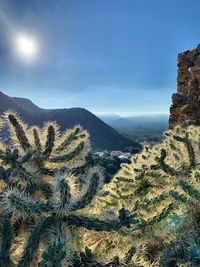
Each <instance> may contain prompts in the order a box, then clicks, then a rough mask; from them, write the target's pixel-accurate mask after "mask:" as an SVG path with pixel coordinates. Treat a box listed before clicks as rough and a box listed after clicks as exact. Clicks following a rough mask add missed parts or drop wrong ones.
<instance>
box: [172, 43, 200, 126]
mask: <svg viewBox="0 0 200 267" xmlns="http://www.w3.org/2000/svg"><path fill="white" fill-rule="evenodd" d="M191 124H192V125H200V44H199V45H198V46H197V47H196V48H195V49H193V50H191V51H190V50H187V51H185V52H183V53H180V54H179V55H178V77H177V93H175V94H173V96H172V105H171V107H170V118H169V128H173V127H174V126H176V125H180V126H183V127H185V126H187V125H191Z"/></svg>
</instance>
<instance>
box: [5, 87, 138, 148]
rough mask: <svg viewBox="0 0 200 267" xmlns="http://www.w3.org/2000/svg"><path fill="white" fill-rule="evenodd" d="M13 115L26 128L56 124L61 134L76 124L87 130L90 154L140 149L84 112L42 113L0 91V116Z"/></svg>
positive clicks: (40, 110)
mask: <svg viewBox="0 0 200 267" xmlns="http://www.w3.org/2000/svg"><path fill="white" fill-rule="evenodd" d="M8 109H9V110H14V111H16V112H17V113H18V114H19V115H20V116H21V117H22V118H23V120H24V121H25V122H27V123H28V124H29V125H34V124H36V125H39V126H42V125H43V123H44V122H45V121H57V123H58V124H59V125H60V129H61V131H64V130H65V129H68V128H72V127H73V126H75V125H77V124H80V125H81V126H82V127H83V128H84V129H86V130H88V132H89V134H90V138H91V144H92V148H93V150H95V151H97V150H122V151H126V150H127V149H128V148H130V147H134V148H135V149H136V150H138V149H141V145H140V144H139V143H137V142H134V141H132V140H129V139H128V138H125V137H123V136H122V135H121V134H119V133H118V132H117V131H116V130H115V129H113V128H112V127H111V126H109V125H108V124H106V123H105V122H103V121H102V120H101V119H99V118H98V117H97V116H95V115H94V114H93V113H91V112H90V111H88V110H87V109H85V108H77V107H75V108H63V109H62V108H61V109H43V108H40V107H38V106H37V105H35V104H34V103H33V102H32V101H31V100H29V99H26V98H20V97H10V96H7V95H5V94H4V93H3V92H1V91H0V114H2V113H3V112H5V111H6V110H8Z"/></svg>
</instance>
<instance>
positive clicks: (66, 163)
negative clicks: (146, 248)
mask: <svg viewBox="0 0 200 267" xmlns="http://www.w3.org/2000/svg"><path fill="white" fill-rule="evenodd" d="M2 122H3V123H2ZM1 125H3V126H5V127H7V128H8V130H9V132H10V145H5V144H3V141H2V142H1V145H0V179H1V181H0V215H1V216H0V235H1V244H0V246H1V250H0V266H4V267H6V266H7V267H8V266H17V267H28V266H42V267H44V266H45V267H54V266H56V267H59V266H63V267H65V266H73V262H75V261H76V260H77V259H76V258H75V257H76V256H77V253H76V251H74V248H73V245H72V244H71V243H73V238H74V235H75V233H76V229H77V228H86V229H88V230H94V231H96V232H101V231H105V232H110V231H117V230H119V229H120V228H122V227H130V225H131V223H135V222H136V220H135V218H134V216H129V215H128V214H127V212H126V210H125V209H121V210H119V214H118V216H117V217H115V218H114V219H112V220H111V219H108V220H106V219H104V218H102V219H101V217H99V216H98V218H97V216H96V217H95V216H89V215H88V213H87V212H84V210H85V208H87V207H88V205H89V204H91V202H92V201H93V199H94V197H95V196H96V195H97V193H98V190H99V188H100V187H101V186H102V180H103V175H102V171H101V169H100V168H98V167H96V166H91V161H88V160H87V159H88V158H89V154H90V146H89V141H88V137H89V136H88V133H87V132H86V131H85V130H83V129H82V128H81V127H80V126H76V127H74V128H73V129H71V130H68V131H66V132H64V133H63V134H61V133H60V132H59V128H58V126H57V124H56V123H55V122H48V123H46V124H45V126H44V127H43V128H38V127H31V128H29V127H28V126H27V125H26V124H25V123H23V122H22V121H21V119H19V117H18V116H17V115H16V114H15V113H12V112H6V113H5V114H4V115H3V117H2V121H1ZM3 126H2V127H3ZM71 241H72V242H71Z"/></svg>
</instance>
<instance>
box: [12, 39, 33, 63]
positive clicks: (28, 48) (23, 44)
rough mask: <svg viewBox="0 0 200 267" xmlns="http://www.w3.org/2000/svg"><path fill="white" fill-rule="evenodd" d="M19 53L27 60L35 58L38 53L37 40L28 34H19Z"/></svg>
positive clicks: (17, 48)
mask: <svg viewBox="0 0 200 267" xmlns="http://www.w3.org/2000/svg"><path fill="white" fill-rule="evenodd" d="M16 50H17V53H18V54H19V55H20V56H22V57H24V58H25V59H26V60H30V59H34V58H35V57H36V56H37V53H38V44H37V41H36V40H35V39H34V38H32V37H30V36H27V35H19V36H17V38H16Z"/></svg>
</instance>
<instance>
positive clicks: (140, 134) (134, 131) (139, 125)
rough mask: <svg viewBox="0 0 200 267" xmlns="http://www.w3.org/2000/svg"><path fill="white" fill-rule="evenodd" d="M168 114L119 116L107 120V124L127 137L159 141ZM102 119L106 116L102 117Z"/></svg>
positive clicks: (143, 140)
mask: <svg viewBox="0 0 200 267" xmlns="http://www.w3.org/2000/svg"><path fill="white" fill-rule="evenodd" d="M168 117H169V116H168V114H157V115H151V114H150V115H138V116H134V117H120V118H118V119H114V120H111V121H108V125H110V126H111V127H112V128H114V129H115V130H117V131H118V132H119V133H120V134H121V135H123V136H125V137H127V138H128V139H131V140H134V141H137V142H140V143H143V142H148V143H152V142H161V141H162V139H163V132H164V131H165V130H167V128H168ZM102 120H103V121H106V120H107V118H104V117H102Z"/></svg>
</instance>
